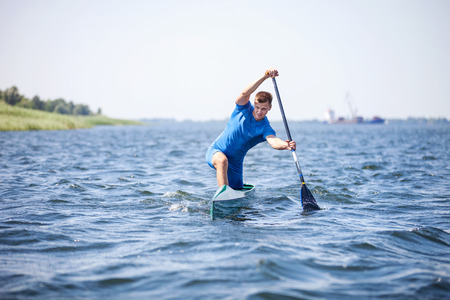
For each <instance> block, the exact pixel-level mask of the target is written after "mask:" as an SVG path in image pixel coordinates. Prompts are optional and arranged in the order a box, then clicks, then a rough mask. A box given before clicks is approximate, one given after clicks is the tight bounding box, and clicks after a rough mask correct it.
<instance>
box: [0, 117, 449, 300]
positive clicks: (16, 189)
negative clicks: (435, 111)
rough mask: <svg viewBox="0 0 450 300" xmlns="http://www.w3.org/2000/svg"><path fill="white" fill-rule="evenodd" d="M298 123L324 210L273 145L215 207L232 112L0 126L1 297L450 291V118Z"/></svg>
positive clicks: (261, 150)
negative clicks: (221, 140)
mask: <svg viewBox="0 0 450 300" xmlns="http://www.w3.org/2000/svg"><path fill="white" fill-rule="evenodd" d="M290 125H291V133H292V136H293V137H294V139H296V141H297V143H298V151H297V154H298V155H299V159H300V164H301V166H302V169H303V172H304V176H305V179H306V183H307V186H308V187H309V189H310V190H311V191H312V192H313V194H314V195H315V197H316V200H317V202H318V203H319V205H320V206H321V207H322V208H323V210H321V211H318V212H314V213H309V214H304V213H302V211H301V208H300V205H299V203H298V201H299V192H300V184H299V180H298V177H297V174H296V169H295V166H294V163H293V160H292V157H291V154H290V153H289V152H288V151H276V150H272V149H271V148H270V147H269V146H268V145H267V144H265V145H264V144H262V145H258V146H257V147H256V148H255V149H252V150H251V151H250V152H249V154H248V156H247V158H246V160H245V167H244V176H245V181H247V182H250V183H253V184H255V185H256V186H257V194H256V195H257V197H256V199H255V200H253V201H252V202H251V203H250V204H249V205H248V207H247V208H245V209H242V210H241V212H240V213H239V214H238V215H237V216H235V217H234V218H232V219H226V220H217V221H211V220H210V218H209V215H208V210H209V199H210V197H211V196H212V195H213V193H214V192H215V189H216V181H215V175H214V171H213V170H212V169H210V168H209V167H208V166H207V164H206V163H205V162H204V154H205V151H206V149H207V147H208V146H209V144H210V143H211V142H212V141H213V139H214V138H215V137H216V136H217V135H218V134H219V133H220V131H221V130H222V129H223V127H224V123H221V122H217V123H167V124H159V125H156V126H146V127H133V126H131V127H96V128H93V129H88V130H75V131H40V132H2V133H0V149H1V154H0V170H1V174H0V199H1V200H0V201H1V202H0V207H1V211H0V222H1V223H0V283H1V284H0V298H1V299H28V298H35V299H60V298H75V299H104V298H106V297H108V298H112V299H124V298H127V299H186V298H187V299H298V298H299V299H361V298H371V299H445V298H447V299H448V298H449V296H450V247H449V245H450V218H449V217H450V203H449V200H450V181H449V179H448V178H450V165H449V162H450V139H449V136H450V126H425V125H421V126H419V125H414V126H412V125H411V126H407V125H389V126H365V125H360V126H353V125H348V126H326V125H308V124H302V123H292V124H290ZM274 127H275V129H276V130H277V132H278V133H279V135H280V136H281V137H283V136H284V130H283V127H282V124H279V123H276V124H274Z"/></svg>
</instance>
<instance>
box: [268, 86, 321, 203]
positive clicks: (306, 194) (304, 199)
mask: <svg viewBox="0 0 450 300" xmlns="http://www.w3.org/2000/svg"><path fill="white" fill-rule="evenodd" d="M272 81H273V86H274V87H275V93H276V94H277V99H278V106H279V107H280V112H281V116H282V117H283V123H284V128H285V129H286V134H287V136H288V139H289V141H292V137H291V132H290V131H289V126H288V123H287V121H286V116H285V115H284V109H283V104H282V103H281V98H280V93H279V92H278V86H277V82H276V80H275V77H272ZM292 157H294V162H295V166H296V167H297V172H298V176H299V177H300V182H301V183H302V188H301V190H300V201H301V203H302V207H303V210H304V211H313V210H320V207H319V206H318V205H317V202H316V199H314V196H313V195H312V193H311V192H310V191H309V189H308V188H307V187H306V184H305V179H304V178H303V175H302V169H300V163H299V162H298V157H297V154H296V153H295V150H294V149H292Z"/></svg>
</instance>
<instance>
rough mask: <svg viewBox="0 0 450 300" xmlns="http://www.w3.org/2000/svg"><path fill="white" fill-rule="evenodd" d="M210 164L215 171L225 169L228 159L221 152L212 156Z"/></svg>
mask: <svg viewBox="0 0 450 300" xmlns="http://www.w3.org/2000/svg"><path fill="white" fill-rule="evenodd" d="M212 163H213V165H214V167H215V168H216V169H217V168H226V167H228V158H227V157H226V155H225V154H223V153H222V152H217V153H215V154H214V156H213V159H212Z"/></svg>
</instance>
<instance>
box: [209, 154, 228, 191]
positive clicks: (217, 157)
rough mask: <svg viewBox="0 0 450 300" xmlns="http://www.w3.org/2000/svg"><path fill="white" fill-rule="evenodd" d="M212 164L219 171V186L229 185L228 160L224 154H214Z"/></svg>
mask: <svg viewBox="0 0 450 300" xmlns="http://www.w3.org/2000/svg"><path fill="white" fill-rule="evenodd" d="M212 163H213V165H214V168H216V171H217V183H218V184H219V186H223V185H225V184H226V185H228V175H227V172H228V158H227V157H226V155H225V154H223V153H222V152H216V153H214V155H213V157H212Z"/></svg>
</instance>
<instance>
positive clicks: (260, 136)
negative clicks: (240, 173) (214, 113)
mask: <svg viewBox="0 0 450 300" xmlns="http://www.w3.org/2000/svg"><path fill="white" fill-rule="evenodd" d="M253 110H254V107H253V105H252V104H251V103H250V101H249V102H247V104H245V105H238V104H236V108H235V109H234V111H233V113H232V114H231V118H230V120H229V121H228V124H227V126H226V127H225V129H224V131H223V132H222V133H221V134H220V135H219V136H218V137H217V139H216V140H215V141H214V143H213V144H214V148H216V149H219V150H220V151H222V152H223V153H224V154H225V155H226V156H227V158H228V160H229V161H236V162H238V161H243V160H244V157H245V154H247V151H248V150H250V149H251V148H252V147H254V146H256V145H257V144H259V143H262V142H264V141H266V137H267V136H268V135H276V133H275V130H273V128H272V127H271V126H270V122H269V120H268V119H267V117H264V119H262V120H261V121H256V120H255V118H254V117H253Z"/></svg>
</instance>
